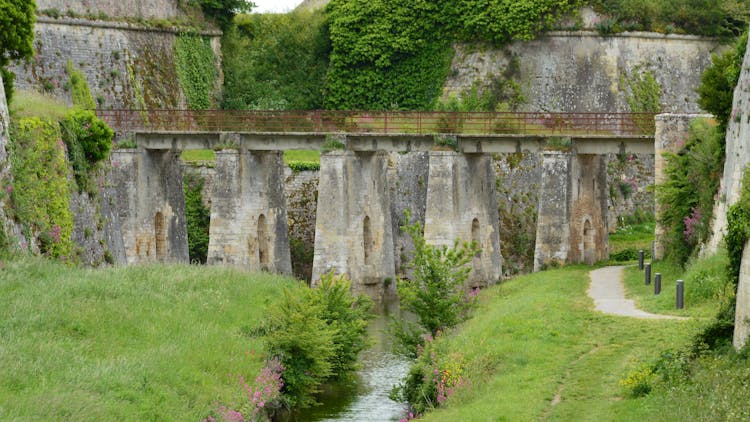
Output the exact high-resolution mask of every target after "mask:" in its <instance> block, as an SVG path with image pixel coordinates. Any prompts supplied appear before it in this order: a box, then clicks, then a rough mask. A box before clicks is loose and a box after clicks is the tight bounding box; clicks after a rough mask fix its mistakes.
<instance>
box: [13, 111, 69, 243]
mask: <svg viewBox="0 0 750 422" xmlns="http://www.w3.org/2000/svg"><path fill="white" fill-rule="evenodd" d="M10 163H11V174H12V176H13V184H12V186H11V188H10V189H11V192H10V193H11V201H12V204H13V210H14V212H15V218H16V221H19V222H22V224H24V226H25V231H26V233H25V234H26V236H27V238H28V240H29V241H32V240H35V241H36V243H37V244H38V245H39V247H40V249H41V252H42V253H44V254H47V255H49V256H52V257H56V258H66V257H67V258H70V255H71V253H72V252H73V243H72V240H71V233H72V231H73V214H72V213H71V211H70V205H69V204H70V192H71V189H70V185H69V183H68V178H67V162H66V159H65V143H64V142H63V141H62V139H61V133H60V125H59V124H58V123H57V122H55V121H49V120H42V119H39V118H37V117H32V118H24V119H21V120H20V121H19V122H18V123H17V124H14V125H13V127H12V134H11V142H10Z"/></svg>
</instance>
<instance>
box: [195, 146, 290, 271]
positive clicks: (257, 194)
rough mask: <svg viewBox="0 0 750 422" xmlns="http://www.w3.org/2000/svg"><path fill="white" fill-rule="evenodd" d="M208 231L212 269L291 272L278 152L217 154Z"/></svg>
mask: <svg viewBox="0 0 750 422" xmlns="http://www.w3.org/2000/svg"><path fill="white" fill-rule="evenodd" d="M209 232H210V234H209V241H208V258H207V263H208V264H210V265H218V264H228V265H236V266H241V267H244V268H246V269H248V270H251V271H270V272H275V273H282V274H291V273H292V264H291V259H290V254H289V227H288V223H287V216H286V196H285V195H284V164H283V161H282V153H281V152H280V151H244V150H243V151H238V150H234V149H228V150H224V151H217V152H216V174H215V179H214V184H213V197H212V198H211V226H210V230H209Z"/></svg>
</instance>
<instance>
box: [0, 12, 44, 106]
mask: <svg viewBox="0 0 750 422" xmlns="http://www.w3.org/2000/svg"><path fill="white" fill-rule="evenodd" d="M0 10H2V13H0V75H2V80H3V86H4V88H5V97H6V100H7V101H8V103H10V102H11V100H12V98H13V80H14V79H15V76H14V75H13V73H11V72H10V71H9V70H8V69H7V68H6V66H7V65H8V64H9V63H10V61H11V60H20V59H23V58H26V57H31V56H32V55H33V54H34V47H33V44H32V42H33V40H34V22H35V20H36V18H35V14H34V12H35V11H36V4H35V2H33V1H28V0H0Z"/></svg>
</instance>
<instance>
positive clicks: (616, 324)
mask: <svg viewBox="0 0 750 422" xmlns="http://www.w3.org/2000/svg"><path fill="white" fill-rule="evenodd" d="M589 270H590V268H584V267H580V266H576V267H566V268H563V269H558V270H553V271H546V272H541V273H536V274H532V275H527V276H522V277H518V278H516V279H513V280H511V281H508V282H506V283H503V284H501V285H499V286H496V287H493V288H490V289H487V290H486V291H484V292H482V294H481V299H480V306H479V309H477V310H476V311H475V317H474V318H473V319H471V320H469V321H467V322H466V323H465V324H463V325H462V326H460V327H459V329H458V330H457V332H456V333H454V335H451V336H448V337H444V338H443V339H442V340H438V341H446V342H448V349H449V351H450V353H452V354H454V358H455V359H456V360H460V361H462V362H464V369H463V373H464V374H465V382H464V385H463V387H461V388H459V389H458V391H457V392H456V393H455V394H454V395H453V396H452V397H451V398H450V399H449V400H448V402H447V405H446V407H445V408H441V409H438V410H436V411H434V412H432V413H429V414H428V415H427V418H426V419H427V420H437V421H456V420H471V421H483V420H493V421H494V420H508V421H516V420H571V421H572V420H575V421H580V420H591V421H600V420H639V419H643V418H645V417H647V416H649V414H648V412H647V411H646V409H644V407H643V406H642V404H643V401H644V400H643V399H627V398H624V390H623V388H622V387H621V386H620V384H619V381H620V380H621V379H622V378H624V377H625V376H626V374H627V373H628V372H629V371H631V370H633V369H634V368H636V367H637V366H638V365H639V364H640V363H642V362H649V361H651V360H652V359H653V357H654V356H655V355H656V354H658V352H659V351H661V350H663V349H665V348H670V347H672V348H678V347H681V346H683V345H684V344H686V343H687V342H688V341H689V338H690V336H691V335H692V333H694V332H696V331H697V330H698V329H699V328H700V327H701V326H702V325H703V324H705V323H706V322H705V321H702V320H699V319H694V320H688V321H675V320H639V319H634V318H626V317H615V316H608V315H604V314H601V313H599V312H595V311H594V310H593V303H592V301H591V300H590V299H589V298H588V296H587V295H586V290H587V288H588V285H589V277H588V272H589ZM558 394H559V397H560V402H559V404H556V405H552V401H553V399H554V398H555V396H556V395H558Z"/></svg>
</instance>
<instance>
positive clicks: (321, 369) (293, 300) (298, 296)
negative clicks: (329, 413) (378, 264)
mask: <svg viewBox="0 0 750 422" xmlns="http://www.w3.org/2000/svg"><path fill="white" fill-rule="evenodd" d="M350 288H351V284H350V283H349V281H348V280H346V279H345V278H343V277H338V276H335V275H334V274H332V273H329V274H326V275H324V276H323V277H321V280H320V286H319V287H318V288H316V289H310V288H308V287H306V286H300V287H299V288H298V289H295V290H294V291H290V290H285V292H284V296H283V298H282V299H281V301H280V302H279V303H278V304H275V305H274V306H272V307H271V309H270V311H269V315H268V317H267V318H266V320H265V321H264V323H263V327H262V328H263V330H265V332H266V335H265V342H266V348H267V351H268V353H269V355H270V356H274V357H278V358H279V359H280V361H281V364H282V365H283V367H284V372H283V374H282V378H283V380H284V387H283V389H282V395H283V399H284V401H285V403H286V405H287V406H289V407H308V406H311V405H314V404H315V403H316V402H315V395H316V394H317V393H318V392H319V391H320V388H321V385H322V384H323V383H324V382H325V381H327V380H331V379H339V378H344V377H346V376H347V375H348V374H349V373H350V372H351V371H352V370H353V369H355V368H356V361H357V355H358V353H359V352H360V351H361V350H363V349H364V348H365V347H366V346H367V332H366V328H367V319H368V318H369V314H368V311H369V309H370V306H371V302H370V300H369V298H366V297H364V296H357V297H354V296H352V294H351V293H350Z"/></svg>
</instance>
